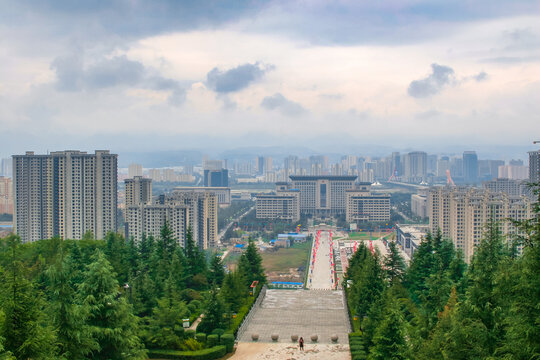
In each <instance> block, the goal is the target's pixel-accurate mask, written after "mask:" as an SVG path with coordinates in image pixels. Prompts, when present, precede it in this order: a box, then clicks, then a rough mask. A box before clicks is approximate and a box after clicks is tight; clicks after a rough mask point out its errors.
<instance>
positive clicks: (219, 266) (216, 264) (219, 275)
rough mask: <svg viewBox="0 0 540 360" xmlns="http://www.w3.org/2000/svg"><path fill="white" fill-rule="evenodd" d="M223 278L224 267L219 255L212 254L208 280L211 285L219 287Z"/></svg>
mask: <svg viewBox="0 0 540 360" xmlns="http://www.w3.org/2000/svg"><path fill="white" fill-rule="evenodd" d="M224 278H225V269H224V268H223V261H221V256H216V255H215V256H213V257H212V261H211V262H210V272H209V274H208V282H209V283H210V285H212V286H217V287H221V284H222V283H223V279H224Z"/></svg>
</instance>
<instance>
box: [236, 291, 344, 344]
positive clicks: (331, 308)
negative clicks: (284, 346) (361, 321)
mask: <svg viewBox="0 0 540 360" xmlns="http://www.w3.org/2000/svg"><path fill="white" fill-rule="evenodd" d="M252 311H254V313H253V316H252V318H251V321H250V322H249V324H247V327H246V330H245V331H244V332H243V334H242V335H241V337H240V338H239V339H238V340H239V341H240V342H252V340H251V335H252V334H253V333H256V334H259V342H272V339H271V335H272V334H278V335H279V342H283V343H290V342H291V335H298V336H302V337H303V338H304V340H305V342H306V344H310V343H311V339H310V337H311V335H314V334H317V335H318V336H319V340H318V342H319V343H325V344H328V343H331V339H330V337H331V335H333V334H336V335H338V337H339V340H338V343H340V344H345V345H347V344H348V338H347V334H348V333H349V332H350V330H349V321H348V318H347V310H346V308H345V304H344V299H343V292H342V291H341V290H337V291H332V290H277V289H269V290H267V291H266V296H265V297H264V299H263V301H262V303H261V305H260V306H259V307H257V308H254V309H252Z"/></svg>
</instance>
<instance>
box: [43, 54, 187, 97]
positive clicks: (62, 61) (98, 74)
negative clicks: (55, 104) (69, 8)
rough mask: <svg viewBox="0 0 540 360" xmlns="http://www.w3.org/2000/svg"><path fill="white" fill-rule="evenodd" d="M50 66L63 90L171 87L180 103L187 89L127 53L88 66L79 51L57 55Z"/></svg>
mask: <svg viewBox="0 0 540 360" xmlns="http://www.w3.org/2000/svg"><path fill="white" fill-rule="evenodd" d="M51 68H52V69H53V70H55V72H56V78H57V81H56V88H57V89H58V90H60V91H71V92H73V91H80V90H99V89H105V88H111V87H120V86H123V87H139V88H145V89H152V90H159V91H170V92H171V95H170V97H169V103H171V104H174V105H179V104H181V103H182V102H183V101H184V99H185V90H184V89H183V88H182V87H181V86H180V84H179V83H178V81H176V80H173V79H168V78H164V77H162V76H160V75H157V74H155V71H152V70H151V69H148V68H146V67H145V66H144V65H143V64H142V63H140V62H138V61H133V60H129V59H128V58H127V57H126V56H125V55H122V56H116V57H113V58H110V59H101V60H100V61H98V62H96V63H94V64H92V65H89V66H86V67H85V64H84V60H83V57H82V56H81V55H80V54H74V55H70V56H65V57H59V58H56V59H55V60H54V61H53V62H52V64H51Z"/></svg>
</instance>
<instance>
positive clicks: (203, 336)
mask: <svg viewBox="0 0 540 360" xmlns="http://www.w3.org/2000/svg"><path fill="white" fill-rule="evenodd" d="M195 340H197V341H198V342H200V343H203V344H204V343H205V342H206V334H205V333H196V334H195Z"/></svg>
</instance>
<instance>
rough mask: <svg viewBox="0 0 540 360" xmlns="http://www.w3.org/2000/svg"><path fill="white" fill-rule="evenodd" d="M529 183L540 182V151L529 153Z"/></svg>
mask: <svg viewBox="0 0 540 360" xmlns="http://www.w3.org/2000/svg"><path fill="white" fill-rule="evenodd" d="M529 181H530V182H532V183H537V182H540V150H537V151H529Z"/></svg>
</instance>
